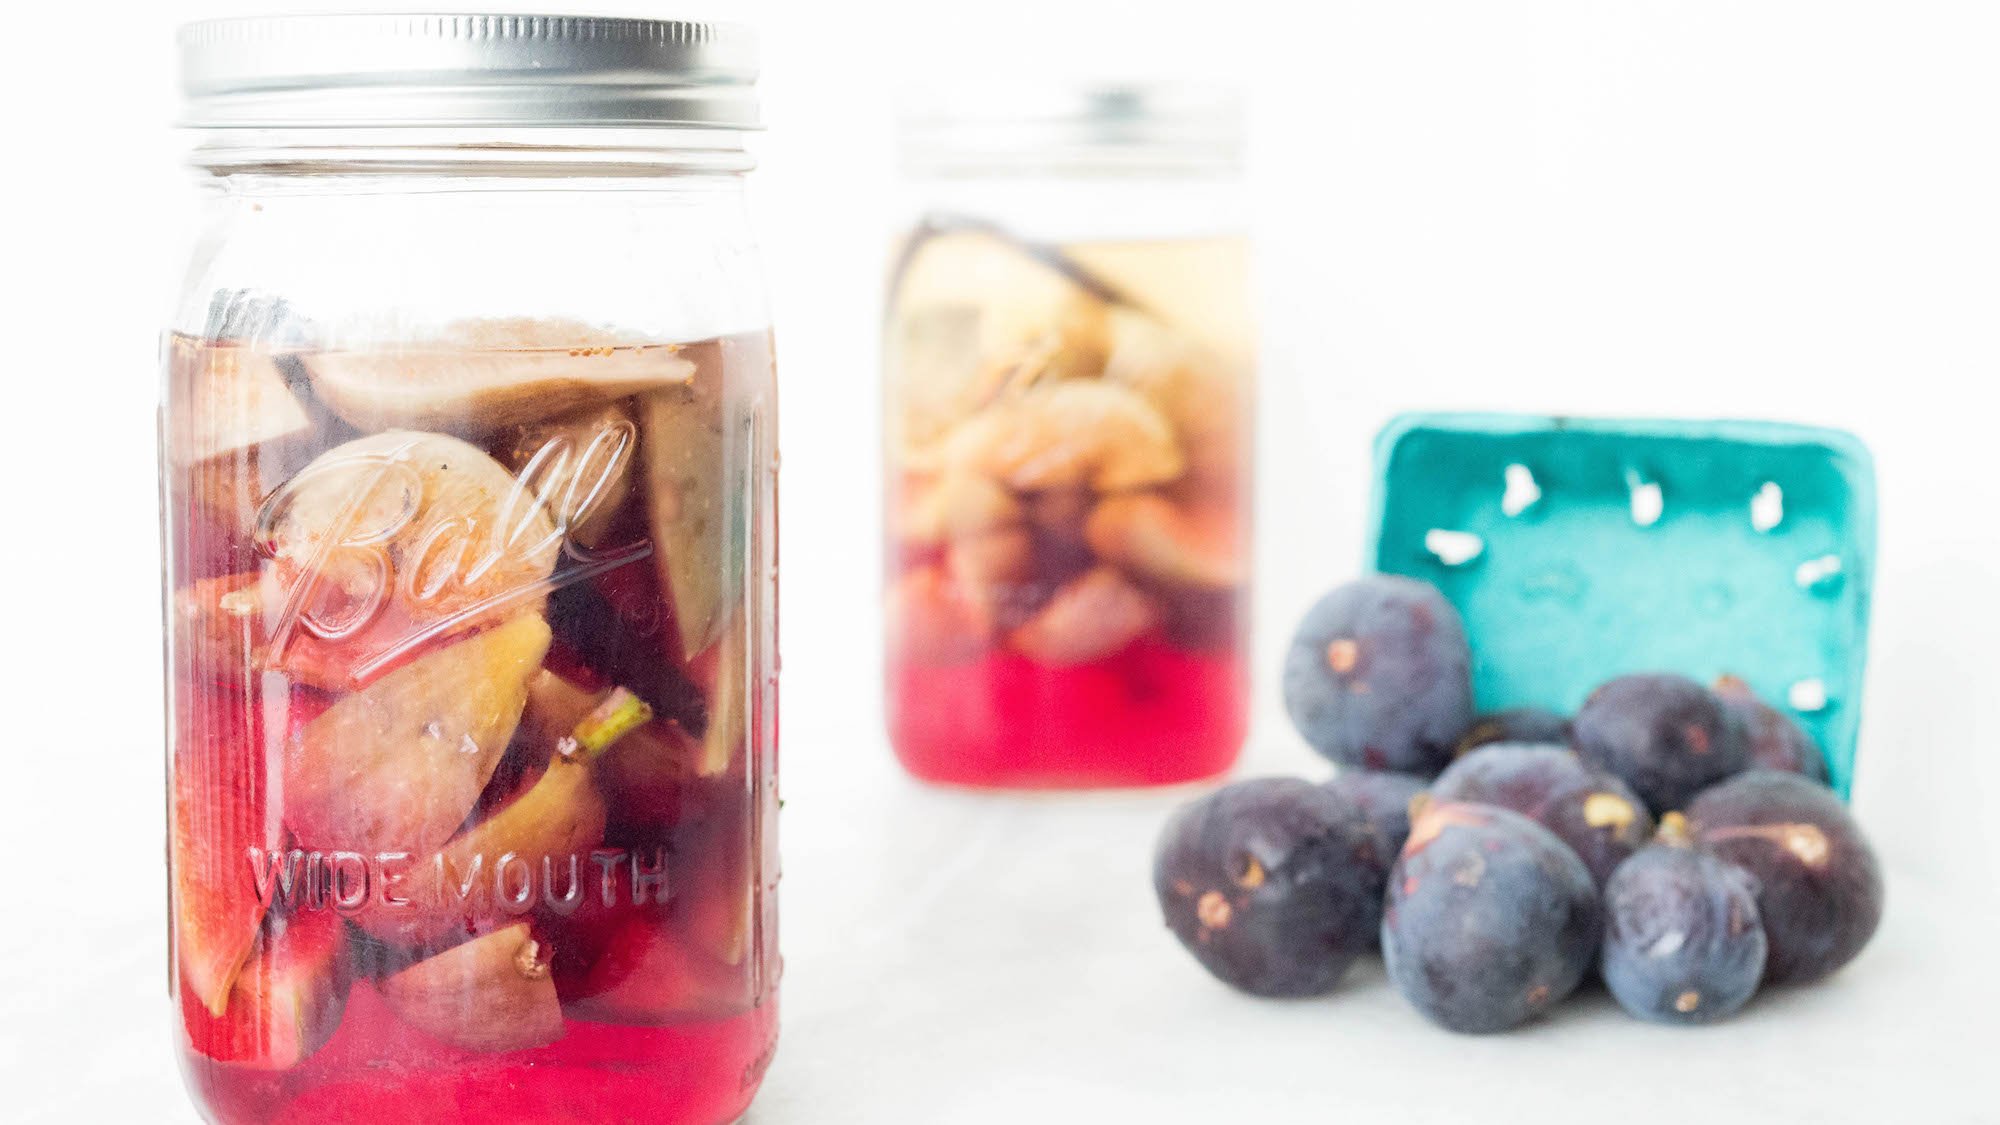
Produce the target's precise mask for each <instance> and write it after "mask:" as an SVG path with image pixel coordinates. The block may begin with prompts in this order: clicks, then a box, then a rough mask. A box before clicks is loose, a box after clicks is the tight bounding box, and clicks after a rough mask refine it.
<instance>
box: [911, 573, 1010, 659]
mask: <svg viewBox="0 0 2000 1125" xmlns="http://www.w3.org/2000/svg"><path fill="white" fill-rule="evenodd" d="M885 608H886V612H885V614H884V618H885V620H886V622H887V625H888V646H889V651H890V653H891V654H893V655H896V656H898V657H899V658H905V659H910V660H917V661H921V662H923V663H926V664H955V663H959V662H962V661H967V660H971V659H974V658H975V657H977V656H979V655H980V654H981V653H983V652H985V651H986V650H987V649H988V648H990V647H991V646H992V642H993V632H994V621H993V614H992V611H991V607H989V606H985V605H981V604H980V602H979V600H978V599H977V598H975V597H973V596H972V595H971V593H970V592H968V591H967V590H966V589H965V588H964V587H962V586H960V585H959V584H958V583H957V582H956V581H954V580H953V579H952V577H951V576H950V575H949V574H947V573H946V572H945V569H944V567H942V566H939V565H926V566H920V567H917V568H915V569H913V570H910V571H906V572H905V573H904V574H903V576H902V577H901V578H899V579H897V580H896V584H895V585H894V586H892V587H890V589H889V597H888V603H887V606H886V607H885Z"/></svg>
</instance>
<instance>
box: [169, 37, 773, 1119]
mask: <svg viewBox="0 0 2000 1125" xmlns="http://www.w3.org/2000/svg"><path fill="white" fill-rule="evenodd" d="M182 63H183V70H184V83H185V88H186V91H187V94H188V99H189V100H188V109H187V114H188V116H187V121H188V124H189V125H190V126H191V127H193V128H194V129H195V130H196V131H197V137H198V146H197V148H196V150H195V152H194V156H193V163H194V166H195V168H196V169H197V170H198V173H199V179H200V182H201V186H202V190H203V194H204V199H205V202H204V208H203V211H202V220H201V225H200V228H199V231H198V233H197V237H196V240H195V247H194V251H193V254H192V258H191V264H190V266H189V268H188V271H187V274H186V279H185V285H184V287H183V289H182V290H181V294H180V297H179V301H178V304H177V305H176V307H175V311H174V314H173V318H172V323H171V325H170V326H169V331H168V333H167V335H166V338H165V340H164V343H163V351H164V357H163V359H164V369H165V370H164V405H163V408H162V413H161V453H160V455H161V474H162V503H163V509H164V520H163V523H164V547H165V558H164V567H163V577H164V581H165V586H166V589H165V606H166V623H167V634H168V646H167V675H168V684H169V716H168V754H169V762H170V769H169V787H170V810H171V815H170V847H169V854H170V867H171V894H172V938H173V948H174V958H173V965H174V973H173V986H172V991H173V997H174V1001H175V1004H176V1006H177V1013H178V1015H177V1023H178V1026H179V1028H180V1032H181V1034H180V1039H179V1046H180V1051H181V1055H182V1060H183V1068H184V1071H185V1073H186V1076H187V1080H188V1083H189V1086H190V1088H191V1090H192V1091H193V1093H194V1095H195V1097H196V1099H197V1101H198V1103H199V1105H200V1107H201V1109H202V1111H203V1112H204V1114H205V1115H206V1116H207V1117H208V1119H209V1120H211V1121H217V1122H225V1123H231V1122H269V1121H283V1122H296V1123H301V1125H306V1123H312V1122H327V1121H361V1120H372V1121H384V1122H387V1121H424V1122H427V1123H441V1122H480V1123H488V1122H526V1121H537V1122H539V1121H552V1120H600V1121H631V1120H639V1119H641V1118H643V1119H645V1120H648V1121H655V1122H667V1123H686V1125H714V1123H719V1122H725V1121H730V1120H733V1119H735V1118H736V1117H737V1116H739V1115H740V1114H741V1113H742V1111H743V1109H744V1107H745V1106H746V1105H747V1104H748V1103H749V1101H750V1099H751V1097H752V1095H753V1094H754V1093H755V1091H756V1089H757V1085H758V1083H759V1081H760V1079H761V1078H762V1075H763V1072H764V1067H765V1066H766V1064H767V1063H768V1062H769V1060H770V1057H771V1053H772V1050H773V1047H774V1043H775V1035H776V999H775V997H776V990H777V978H778V971H779V962H778V955H777V952H776V947H775V940H776V928H775V913H774V911H775V880H776V878H777V863H776V854H775V850H774V849H775V824H774V821H775V815H776V808H777V802H776V790H775V785H776V780H775V776H774V772H773V771H774V768H775V764H776V762H775V757H776V744H775V735H776V694H775V684H776V680H775V675H774V673H775V667H776V660H775V645H776V635H775V629H776V622H775V606H776V592H775V585H774V584H775V573H776V562H775V551H776V535H775V523H774V515H775V512H774V498H775V482H776V456H775V450H774V445H773V442H774V435H775V425H774V423H775V418H774V411H775V402H774V394H775V386H774V382H773V373H772V360H771V346H770V331H769V320H768V314H767V311H766V307H765V302H764V297H763V292H762V280H761V276H760V273H759V265H758V259H757V252H756V249H755V247H754V244H753V240H752V237H751V233H750V228H749V224H748V220H747V215H746V212H745V206H744V200H743V192H742V187H743V183H742V181H743V177H744V173H745V172H746V171H747V170H748V169H749V167H750V161H749V159H748V157H747V156H746V154H745V152H744V149H743V145H742V139H743V135H744V133H745V131H747V130H749V129H751V128H753V127H754V125H755V114H756V104H755V98H754V92H753V89H754V81H755V70H754V66H755V48H754V45H753V44H751V43H749V42H748V41H747V40H746V39H745V38H744V37H743V36H742V35H741V34H740V33H738V32H734V31H731V30H728V29H717V28H711V27H707V26H704V25H698V24H682V23H666V22H651V21H638V20H585V19H556V18H530V17H479V16H422V17H419V16H397V17H387V16H380V17H378V16H341V17H305V18H287V19H255V20H242V21H222V22H218V23H212V24H201V25H195V26H193V27H191V28H189V29H188V30H186V31H185V32H184V33H183V37H182Z"/></svg>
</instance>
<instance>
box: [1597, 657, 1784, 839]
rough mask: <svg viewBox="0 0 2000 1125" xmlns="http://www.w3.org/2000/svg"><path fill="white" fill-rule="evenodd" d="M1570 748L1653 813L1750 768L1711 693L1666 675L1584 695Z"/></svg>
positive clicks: (1742, 744)
mask: <svg viewBox="0 0 2000 1125" xmlns="http://www.w3.org/2000/svg"><path fill="white" fill-rule="evenodd" d="M1570 744H1571V745H1572V746H1573V747H1575V749H1576V752H1577V754H1579V755H1580V756H1581V757H1582V758H1583V760H1584V761H1586V762H1589V763H1591V764H1592V765H1595V766H1597V767H1598V768H1600V769H1604V770H1608V771H1609V772H1611V773H1614V774H1616V775H1618V776H1619V777H1620V778H1623V779H1624V781H1625V783H1626V784H1627V785H1630V786H1631V787H1632V791H1633V792H1635V793H1637V794H1639V797H1640V799H1641V800H1643V801H1645V802H1646V807H1647V808H1650V809H1652V810H1654V811H1655V812H1658V813H1667V812H1672V811H1674V810H1676V809H1681V808H1684V807H1685V806H1686V805H1687V802H1688V801H1689V800H1691V799H1692V798H1693V797H1694V795H1695V794H1696V793H1699V792H1701V791H1702V790H1703V789H1705V788H1707V787H1708V786H1710V785H1713V784H1715V783H1716V782H1718V781H1721V780H1722V779H1723V778H1725V777H1729V776H1731V775H1733V774H1737V773H1741V772H1742V771H1743V770H1745V769H1747V768H1749V765H1750V748H1749V743H1748V740H1747V739H1746V738H1745V737H1744V732H1743V727H1742V724H1740V723H1738V722H1737V721H1736V718H1735V716H1734V715H1732V714H1730V712H1729V710H1728V709H1727V708H1725V707H1724V706H1723V705H1722V701H1721V700H1720V699H1718V698H1716V696H1715V693H1714V692H1711V691H1709V690H1708V689H1707V688H1705V687H1703V686H1701V685H1700V684H1698V683H1696V682H1695V681H1693V680H1690V679H1688V678H1687V677H1686V676H1678V675H1674V674H1672V673H1667V672H1653V673H1640V674H1637V675H1629V676H1619V677H1618V678H1616V679H1614V680H1611V681H1609V682H1607V683H1605V684H1604V685H1602V686H1601V687H1599V688H1598V689H1597V690H1596V691H1594V692H1592V693H1590V698H1588V699H1586V700H1584V703H1583V706H1582V707H1581V708H1579V709H1578V710H1577V713H1576V718H1575V720H1573V722H1572V723H1571V730H1570Z"/></svg>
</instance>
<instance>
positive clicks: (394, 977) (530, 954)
mask: <svg viewBox="0 0 2000 1125" xmlns="http://www.w3.org/2000/svg"><path fill="white" fill-rule="evenodd" d="M545 952H546V951H545V950H544V949H543V948H542V946H541V943H539V942H537V941H536V940H535V938H534V936H533V934H531V933H530V932H529V929H528V925H527V923H525V922H521V923H516V924H514V925H511V926H508V927H507V928H505V929H501V930H495V931H494V932H492V933H490V934H487V935H485V936H484V937H477V938H473V939H472V940H471V941H468V942H466V943H464V944H463V945H455V946H453V947H451V948H450V949H447V950H445V951H444V952H442V953H436V954H433V955H431V956H429V957H427V958H425V959H423V960H421V961H418V962H417V963H416V964H414V965H411V966H409V967H408V968H405V969H402V970H400V971H399V972H396V973H393V974H391V975H390V976H388V977H386V978H384V979H383V980H382V981H381V982H380V984H378V985H377V989H378V990H379V991H380V992H381V994H382V999H383V1001H384V1002H385V1003H387V1004H388V1005H389V1007H390V1009H391V1010H392V1011H394V1012H395V1013H396V1015H397V1016H398V1017H399V1018H400V1019H402V1021H403V1022H404V1023H407V1024H409V1025H410V1026H412V1027H414V1028H416V1029H417V1030H419V1031H422V1032H424V1033H425V1034H427V1035H430V1036H432V1037H434V1038H436V1039H440V1040H443V1041H444V1042H446V1043H450V1044H452V1045H454V1046H458V1047H464V1048H466V1049H467V1050H472V1051H489V1052H501V1051H519V1050H524V1049H526V1048H529V1047H540V1046H544V1045H546V1044H549V1043H553V1042H555V1041H556V1040H558V1039H560V1038H562V1034H563V1021H562V1005H561V1002H560V1001H559V1000H558V999H557V998H556V985H555V980H554V978H553V977H551V976H550V973H549V966H548V962H547V960H546V957H545V956H544V954H545Z"/></svg>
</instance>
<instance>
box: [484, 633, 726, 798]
mask: <svg viewBox="0 0 2000 1125" xmlns="http://www.w3.org/2000/svg"><path fill="white" fill-rule="evenodd" d="M622 690H624V689H623V688H613V689H608V690H607V689H598V688H593V687H591V686H589V685H587V684H584V683H581V682H579V681H577V680H575V679H572V678H570V677H569V676H566V675H564V674H562V673H558V672H554V671H550V670H547V669H544V670H543V671H542V672H541V674H540V675H538V676H536V677H535V682H534V683H533V684H532V685H530V686H529V688H528V707H527V711H526V712H525V713H524V714H523V715H522V716H521V733H522V737H525V738H528V739H531V740H534V741H536V742H539V743H543V744H545V745H548V746H556V745H557V744H559V743H560V742H561V740H562V739H564V738H569V737H573V736H574V733H575V730H576V727H577V724H579V723H581V722H583V721H584V720H585V719H586V718H588V717H589V716H590V714H591V713H592V712H593V711H595V710H597V709H598V708H600V707H603V706H604V705H605V703H606V701H607V700H609V699H610V698H611V697H612V696H613V695H614V694H615V693H616V692H618V691H622ZM701 753H702V750H701V744H700V743H699V742H697V741H696V740H695V739H694V738H693V736H691V735H689V734H688V733H687V731H686V730H684V729H682V727H681V725H680V724H679V723H677V722H675V721H674V720H672V719H669V718H660V717H654V718H652V719H651V721H649V722H646V723H644V724H643V725H640V726H638V727H635V728H634V729H632V730H630V731H628V732H626V733H625V734H623V735H622V736H620V737H619V738H618V739H617V740H615V741H613V742H612V743H610V744H609V745H608V746H607V747H606V748H605V749H604V751H603V752H602V753H601V754H599V755H598V756H597V757H596V758H595V760H593V761H592V762H591V769H590V776H591V780H592V781H593V782H594V783H595V786H596V788H597V789H598V790H599V791H600V792H602V793H603V794H604V795H605V804H606V805H607V806H608V811H609V815H610V817H611V819H612V820H614V821H616V822H619V823H627V822H634V823H639V824H660V823H666V822H671V821H672V820H673V819H674V817H675V815H676V814H677V813H678V811H679V808H680V800H681V796H682V792H683V790H684V789H685V788H686V786H687V783H688V781H689V779H690V778H692V777H693V776H694V775H695V762H696V760H697V759H698V758H699V757H700V756H701Z"/></svg>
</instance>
